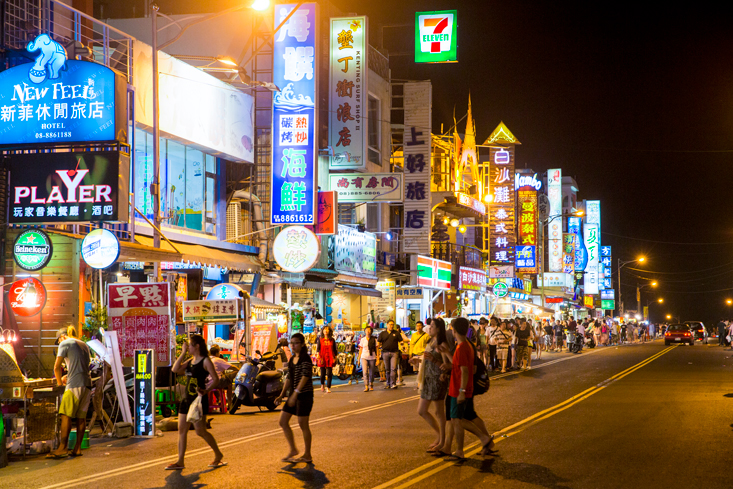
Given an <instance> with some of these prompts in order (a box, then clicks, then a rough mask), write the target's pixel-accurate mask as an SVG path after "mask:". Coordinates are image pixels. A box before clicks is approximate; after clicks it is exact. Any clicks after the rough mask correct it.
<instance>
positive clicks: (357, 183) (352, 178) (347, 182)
mask: <svg viewBox="0 0 733 489" xmlns="http://www.w3.org/2000/svg"><path fill="white" fill-rule="evenodd" d="M329 180H330V189H331V190H335V191H336V192H338V201H339V203H344V202H402V199H403V197H404V192H403V190H404V185H402V173H332V174H331V175H329Z"/></svg>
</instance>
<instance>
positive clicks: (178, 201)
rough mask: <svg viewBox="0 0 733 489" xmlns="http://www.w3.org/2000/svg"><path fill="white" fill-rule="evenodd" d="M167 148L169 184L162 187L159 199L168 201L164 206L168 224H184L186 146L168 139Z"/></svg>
mask: <svg viewBox="0 0 733 489" xmlns="http://www.w3.org/2000/svg"><path fill="white" fill-rule="evenodd" d="M167 149H168V155H167V158H166V164H167V166H168V172H167V174H168V183H169V185H168V186H166V187H165V188H164V193H163V195H162V196H161V200H162V201H163V202H166V203H168V207H165V215H166V216H168V218H169V219H168V224H170V225H171V226H185V219H186V216H185V214H186V147H185V146H184V145H182V144H179V143H176V142H175V141H168V144H167Z"/></svg>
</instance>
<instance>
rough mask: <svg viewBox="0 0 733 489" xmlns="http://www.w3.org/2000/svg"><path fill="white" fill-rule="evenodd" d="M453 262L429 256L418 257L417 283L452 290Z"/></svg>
mask: <svg viewBox="0 0 733 489" xmlns="http://www.w3.org/2000/svg"><path fill="white" fill-rule="evenodd" d="M450 279H451V263H450V262H447V261H442V260H436V259H435V258H430V257H429V256H418V257H417V285H420V286H422V287H430V288H433V289H443V290H450Z"/></svg>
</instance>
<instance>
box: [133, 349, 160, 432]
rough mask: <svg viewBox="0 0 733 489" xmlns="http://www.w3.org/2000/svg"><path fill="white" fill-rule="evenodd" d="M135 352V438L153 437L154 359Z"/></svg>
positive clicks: (143, 353)
mask: <svg viewBox="0 0 733 489" xmlns="http://www.w3.org/2000/svg"><path fill="white" fill-rule="evenodd" d="M153 353H154V352H153V350H148V349H145V350H135V353H134V357H135V436H155V358H154V357H153Z"/></svg>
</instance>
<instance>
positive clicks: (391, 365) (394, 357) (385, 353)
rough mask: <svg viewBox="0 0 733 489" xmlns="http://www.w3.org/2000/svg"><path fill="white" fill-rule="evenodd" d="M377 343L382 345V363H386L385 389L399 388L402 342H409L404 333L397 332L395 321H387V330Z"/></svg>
mask: <svg viewBox="0 0 733 489" xmlns="http://www.w3.org/2000/svg"><path fill="white" fill-rule="evenodd" d="M377 341H378V342H379V343H380V344H381V345H382V361H383V362H384V373H385V376H386V377H387V386H386V387H385V389H396V388H397V362H398V361H399V359H400V357H401V356H402V353H401V352H400V342H401V341H409V340H408V338H407V337H406V336H405V335H404V334H403V333H402V331H396V330H395V324H394V321H392V320H391V319H390V320H389V321H387V330H386V331H382V332H381V333H379V338H377Z"/></svg>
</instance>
